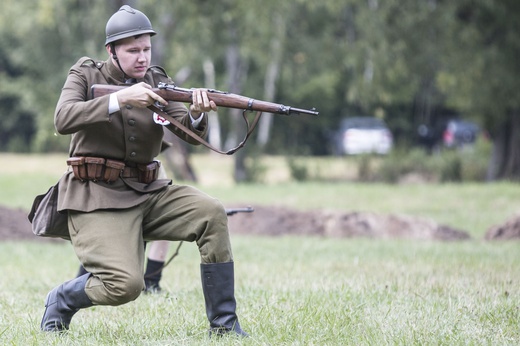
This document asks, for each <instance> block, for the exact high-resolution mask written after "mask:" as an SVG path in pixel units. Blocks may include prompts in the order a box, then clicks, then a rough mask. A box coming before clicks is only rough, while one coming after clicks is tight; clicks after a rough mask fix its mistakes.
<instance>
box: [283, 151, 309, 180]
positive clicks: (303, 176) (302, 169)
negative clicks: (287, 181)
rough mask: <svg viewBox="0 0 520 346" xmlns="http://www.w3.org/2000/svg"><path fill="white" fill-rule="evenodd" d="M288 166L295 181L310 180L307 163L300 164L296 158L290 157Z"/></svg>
mask: <svg viewBox="0 0 520 346" xmlns="http://www.w3.org/2000/svg"><path fill="white" fill-rule="evenodd" d="M287 165H288V166H289V171H290V172H291V177H292V178H293V179H294V180H296V181H306V180H307V179H309V171H308V169H307V166H306V165H305V163H302V162H299V161H298V160H297V159H296V158H294V157H292V156H290V157H288V158H287Z"/></svg>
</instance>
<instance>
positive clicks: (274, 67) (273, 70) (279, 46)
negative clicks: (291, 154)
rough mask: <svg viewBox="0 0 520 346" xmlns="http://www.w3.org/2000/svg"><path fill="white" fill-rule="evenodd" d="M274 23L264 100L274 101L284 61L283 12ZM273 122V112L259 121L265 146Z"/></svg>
mask: <svg viewBox="0 0 520 346" xmlns="http://www.w3.org/2000/svg"><path fill="white" fill-rule="evenodd" d="M274 22H275V23H274V25H275V27H276V29H277V30H276V35H275V36H274V37H273V38H272V40H271V49H270V52H271V61H270V62H269V65H268V66H267V71H266V73H265V83H264V100H266V101H269V102H273V101H274V97H275V95H276V82H277V80H278V75H279V71H280V65H281V62H282V55H283V47H284V41H285V36H286V29H285V20H284V18H283V16H282V14H281V13H279V12H277V13H275V17H274ZM272 123H273V114H272V113H265V114H263V115H262V117H261V118H260V121H259V122H258V137H257V143H258V145H259V146H260V147H261V148H263V147H264V146H265V145H266V144H267V142H268V141H269V137H270V132H271V127H272Z"/></svg>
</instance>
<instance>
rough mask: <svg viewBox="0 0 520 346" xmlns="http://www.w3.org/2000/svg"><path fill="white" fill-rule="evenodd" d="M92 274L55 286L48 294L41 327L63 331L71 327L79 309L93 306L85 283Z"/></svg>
mask: <svg viewBox="0 0 520 346" xmlns="http://www.w3.org/2000/svg"><path fill="white" fill-rule="evenodd" d="M89 277H90V274H85V275H83V276H80V277H78V278H75V279H73V280H70V281H67V282H65V283H63V284H61V285H59V286H58V287H56V288H54V289H53V290H52V291H50V292H49V294H48V295H47V300H46V302H45V312H44V314H43V318H42V323H41V329H42V330H43V331H46V332H61V331H64V330H67V329H69V324H70V321H71V319H72V316H74V314H75V313H76V312H78V310H79V309H82V308H88V307H90V306H92V305H93V304H92V302H91V301H90V299H89V297H88V296H87V294H86V293H85V285H86V283H87V280H88V278H89Z"/></svg>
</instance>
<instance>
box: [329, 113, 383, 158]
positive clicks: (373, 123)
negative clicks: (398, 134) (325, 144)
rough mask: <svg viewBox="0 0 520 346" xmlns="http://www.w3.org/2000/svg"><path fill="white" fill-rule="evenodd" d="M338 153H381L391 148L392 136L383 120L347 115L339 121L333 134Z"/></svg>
mask: <svg viewBox="0 0 520 346" xmlns="http://www.w3.org/2000/svg"><path fill="white" fill-rule="evenodd" d="M335 147H336V153H338V154H340V155H357V154H371V153H375V154H381V155H385V154H388V153H389V152H390V150H392V147H393V136H392V133H391V132H390V130H389V129H388V126H387V125H386V124H385V122H384V121H383V120H381V119H379V118H375V117H369V116H359V117H349V118H346V119H344V120H342V121H341V123H340V128H339V131H338V132H337V133H336V136H335Z"/></svg>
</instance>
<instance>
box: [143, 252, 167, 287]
mask: <svg viewBox="0 0 520 346" xmlns="http://www.w3.org/2000/svg"><path fill="white" fill-rule="evenodd" d="M163 267H164V262H161V261H154V260H151V259H149V258H148V262H147V263H146V271H145V273H144V283H145V289H144V293H160V292H161V286H159V281H161V278H162V270H163Z"/></svg>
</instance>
